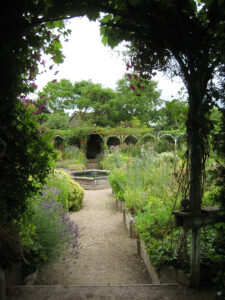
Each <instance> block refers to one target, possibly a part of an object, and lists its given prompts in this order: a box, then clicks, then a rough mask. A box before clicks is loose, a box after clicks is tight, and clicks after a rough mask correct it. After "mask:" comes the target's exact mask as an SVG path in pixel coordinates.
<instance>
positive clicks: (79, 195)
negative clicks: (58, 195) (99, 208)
mask: <svg viewBox="0 0 225 300" xmlns="http://www.w3.org/2000/svg"><path fill="white" fill-rule="evenodd" d="M83 198H84V190H83V188H82V187H81V186H80V185H79V183H77V182H75V181H74V180H73V179H71V180H70V193H69V197H68V205H69V210H71V211H77V210H79V209H81V208H82V207H83Z"/></svg>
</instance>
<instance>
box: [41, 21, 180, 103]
mask: <svg viewBox="0 0 225 300" xmlns="http://www.w3.org/2000/svg"><path fill="white" fill-rule="evenodd" d="M68 27H69V28H71V29H72V34H71V35H70V36H69V41H68V42H63V53H64V55H65V60H64V62H63V63H62V64H60V65H59V66H58V65H54V67H53V69H52V70H51V71H50V70H48V69H49V66H50V65H51V64H52V63H51V62H49V63H47V65H46V67H45V69H46V70H48V71H47V72H46V73H43V74H42V75H40V76H38V78H37V81H36V83H37V85H38V90H40V89H41V88H42V87H44V86H45V85H46V84H47V82H48V81H52V80H53V79H57V81H59V80H60V79H62V78H66V79H69V80H70V81H71V82H72V83H74V82H75V81H80V80H83V79H84V80H88V79H91V80H92V82H94V83H101V84H102V85H103V87H110V88H113V89H114V88H115V87H116V82H117V81H118V80H119V79H121V78H122V77H123V75H124V74H125V73H126V66H125V63H124V61H123V58H122V56H119V55H118V51H114V50H111V49H110V48H109V47H105V46H104V45H103V44H102V43H101V37H100V32H99V25H98V23H97V22H90V21H88V19H87V18H86V17H84V18H75V19H72V20H71V21H70V24H68ZM119 49H120V50H122V49H123V46H122V45H121V46H119ZM56 71H59V72H58V74H57V75H54V74H55V72H56ZM154 80H157V81H158V82H159V84H158V87H159V89H160V90H161V91H162V95H161V98H162V99H166V100H170V99H171V98H173V97H176V95H177V91H178V90H179V89H180V87H181V83H180V82H178V81H177V80H176V81H174V82H171V81H170V80H166V79H165V78H163V77H162V76H161V75H160V76H157V77H155V78H154Z"/></svg>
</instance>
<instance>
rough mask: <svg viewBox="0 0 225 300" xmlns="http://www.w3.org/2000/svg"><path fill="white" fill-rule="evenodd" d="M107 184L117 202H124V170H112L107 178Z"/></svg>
mask: <svg viewBox="0 0 225 300" xmlns="http://www.w3.org/2000/svg"><path fill="white" fill-rule="evenodd" d="M108 181H109V184H110V185H111V187H112V190H113V192H114V193H115V195H116V198H117V200H119V201H124V190H125V185H126V176H125V170H124V169H114V170H112V171H111V172H110V174H109V176H108Z"/></svg>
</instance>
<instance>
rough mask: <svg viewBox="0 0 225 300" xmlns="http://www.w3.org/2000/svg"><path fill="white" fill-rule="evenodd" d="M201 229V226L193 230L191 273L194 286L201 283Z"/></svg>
mask: <svg viewBox="0 0 225 300" xmlns="http://www.w3.org/2000/svg"><path fill="white" fill-rule="evenodd" d="M200 231H201V229H200V228H193V229H192V230H191V249H190V250H191V252H190V275H191V286H192V287H197V286H199V283H200Z"/></svg>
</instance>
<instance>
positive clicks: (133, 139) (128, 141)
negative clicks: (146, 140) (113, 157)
mask: <svg viewBox="0 0 225 300" xmlns="http://www.w3.org/2000/svg"><path fill="white" fill-rule="evenodd" d="M138 142H139V138H138V137H137V136H136V135H127V136H126V137H125V138H124V143H125V144H127V145H130V144H132V145H135V144H137V143H138Z"/></svg>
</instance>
